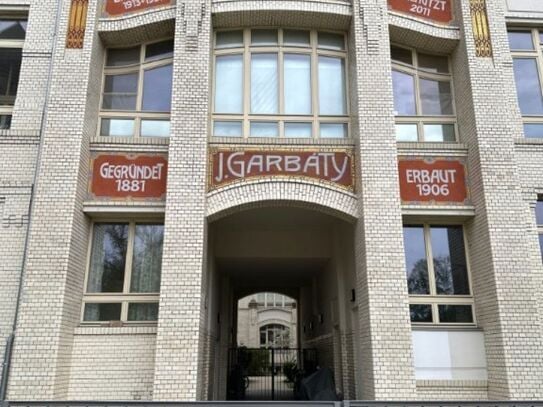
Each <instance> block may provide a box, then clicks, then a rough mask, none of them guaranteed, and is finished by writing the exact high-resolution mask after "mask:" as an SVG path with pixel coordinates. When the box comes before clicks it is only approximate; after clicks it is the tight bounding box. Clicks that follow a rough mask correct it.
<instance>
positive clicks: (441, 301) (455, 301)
mask: <svg viewBox="0 0 543 407" xmlns="http://www.w3.org/2000/svg"><path fill="white" fill-rule="evenodd" d="M403 226H404V227H409V226H413V227H417V226H418V227H424V244H425V250H426V262H427V267H428V286H429V289H430V294H409V305H431V307H432V322H411V324H412V325H414V326H476V325H477V320H476V314H475V301H474V298H473V284H472V278H471V267H470V261H469V251H468V241H467V236H466V229H465V227H464V225H463V224H455V223H449V222H446V223H444V222H440V223H423V222H404V224H403ZM432 227H461V228H462V237H463V239H464V253H465V255H466V270H467V274H468V286H469V294H462V295H457V294H453V295H446V294H437V291H436V277H435V271H434V262H433V253H432V244H431V234H430V233H431V232H430V229H431V228H432ZM406 282H407V275H406ZM439 305H469V306H471V312H472V316H473V322H440V321H439Z"/></svg>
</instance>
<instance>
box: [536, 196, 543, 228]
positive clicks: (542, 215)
mask: <svg viewBox="0 0 543 407" xmlns="http://www.w3.org/2000/svg"><path fill="white" fill-rule="evenodd" d="M535 222H536V224H538V225H543V201H537V203H536V204H535Z"/></svg>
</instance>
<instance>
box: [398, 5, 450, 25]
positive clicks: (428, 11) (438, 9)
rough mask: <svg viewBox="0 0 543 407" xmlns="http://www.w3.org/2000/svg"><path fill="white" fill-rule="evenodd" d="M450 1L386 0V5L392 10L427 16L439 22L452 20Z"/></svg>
mask: <svg viewBox="0 0 543 407" xmlns="http://www.w3.org/2000/svg"><path fill="white" fill-rule="evenodd" d="M451 1H452V0H388V5H389V7H390V8H391V9H392V10H396V11H401V12H404V13H408V14H411V15H414V16H417V17H422V18H427V19H429V20H433V21H436V22H439V23H449V22H450V21H451V20H452V10H451Z"/></svg>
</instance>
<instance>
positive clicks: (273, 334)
mask: <svg viewBox="0 0 543 407" xmlns="http://www.w3.org/2000/svg"><path fill="white" fill-rule="evenodd" d="M289 345H290V329H289V328H288V327H286V326H284V325H279V324H268V325H264V326H263V327H261V328H260V347H261V348H287V347H288V346H289Z"/></svg>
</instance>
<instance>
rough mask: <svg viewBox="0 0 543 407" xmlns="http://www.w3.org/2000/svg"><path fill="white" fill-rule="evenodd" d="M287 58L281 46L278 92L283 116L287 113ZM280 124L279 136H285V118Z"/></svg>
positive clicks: (278, 63) (281, 115) (278, 55)
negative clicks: (285, 62)
mask: <svg viewBox="0 0 543 407" xmlns="http://www.w3.org/2000/svg"><path fill="white" fill-rule="evenodd" d="M284 61H285V58H284V53H283V50H282V49H281V48H279V51H278V52H277V76H278V79H279V80H278V81H277V82H278V86H279V89H278V93H279V106H278V107H279V116H280V117H281V118H282V117H283V116H284V114H285V92H284V90H285V64H284ZM278 126H279V138H284V137H285V132H284V128H285V125H284V120H280V121H279V123H278Z"/></svg>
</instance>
